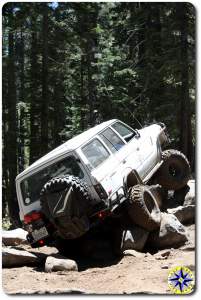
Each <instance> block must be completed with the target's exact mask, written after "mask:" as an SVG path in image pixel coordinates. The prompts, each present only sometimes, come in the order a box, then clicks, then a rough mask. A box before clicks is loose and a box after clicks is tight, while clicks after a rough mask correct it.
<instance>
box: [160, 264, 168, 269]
mask: <svg viewBox="0 0 201 300" xmlns="http://www.w3.org/2000/svg"><path fill="white" fill-rule="evenodd" d="M161 269H169V266H168V265H163V266H161Z"/></svg>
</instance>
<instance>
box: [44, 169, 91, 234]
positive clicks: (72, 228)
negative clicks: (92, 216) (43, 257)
mask: <svg viewBox="0 0 201 300" xmlns="http://www.w3.org/2000/svg"><path fill="white" fill-rule="evenodd" d="M40 203H41V209H42V211H43V213H44V215H45V216H46V217H47V219H49V221H50V222H51V223H52V224H53V225H54V226H55V227H56V228H57V232H58V234H59V236H60V237H62V238H64V239H74V238H78V237H80V236H81V235H83V234H84V233H85V232H87V231H88V229H89V220H88V215H89V213H90V210H91V209H92V199H91V197H90V196H89V193H88V188H87V185H86V184H85V183H84V182H83V181H82V180H80V179H79V178H78V177H75V176H72V175H69V176H62V177H56V178H53V179H51V180H50V181H48V182H47V183H46V184H45V185H44V187H43V189H42V190H41V193H40Z"/></svg>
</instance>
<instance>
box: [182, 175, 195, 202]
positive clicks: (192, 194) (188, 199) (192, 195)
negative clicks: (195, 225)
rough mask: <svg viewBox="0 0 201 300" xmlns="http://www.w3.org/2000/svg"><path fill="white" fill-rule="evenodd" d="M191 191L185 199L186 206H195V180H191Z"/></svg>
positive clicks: (189, 183) (189, 184) (189, 185)
mask: <svg viewBox="0 0 201 300" xmlns="http://www.w3.org/2000/svg"><path fill="white" fill-rule="evenodd" d="M187 185H188V187H189V190H188V192H187V194H186V195H185V198H184V203H183V205H184V206H187V205H195V180H189V182H188V184H187Z"/></svg>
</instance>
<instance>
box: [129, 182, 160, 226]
mask: <svg viewBox="0 0 201 300" xmlns="http://www.w3.org/2000/svg"><path fill="white" fill-rule="evenodd" d="M127 208H128V214H129V216H130V218H131V220H132V221H133V223H134V224H136V225H138V226H140V227H142V228H144V229H146V230H147V231H153V230H156V229H158V228H159V227H160V221H161V214H160V209H159V207H158V204H157V201H156V198H155V197H154V195H153V194H152V193H151V191H150V187H149V186H147V185H135V186H134V187H132V188H130V190H129V202H128V206H127Z"/></svg>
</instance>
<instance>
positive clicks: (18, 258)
mask: <svg viewBox="0 0 201 300" xmlns="http://www.w3.org/2000/svg"><path fill="white" fill-rule="evenodd" d="M40 261H41V260H40V258H39V257H37V256H36V255H34V254H33V253H30V252H28V251H25V250H17V249H13V248H7V247H6V248H3V249H2V266H3V268H7V267H21V266H27V265H36V264H38V263H39V262H40Z"/></svg>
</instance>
